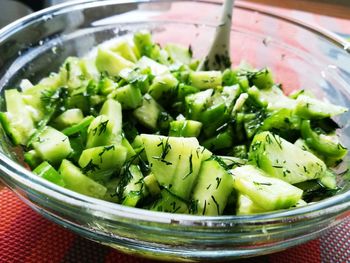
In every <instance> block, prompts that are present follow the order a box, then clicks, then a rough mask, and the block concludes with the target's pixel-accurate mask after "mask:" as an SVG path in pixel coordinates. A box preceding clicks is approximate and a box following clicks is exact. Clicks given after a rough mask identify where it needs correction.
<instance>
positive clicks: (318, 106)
mask: <svg viewBox="0 0 350 263" xmlns="http://www.w3.org/2000/svg"><path fill="white" fill-rule="evenodd" d="M347 111H348V109H347V108H345V107H342V106H338V105H334V104H331V103H328V102H324V101H321V100H318V99H315V98H311V97H309V96H306V95H299V96H298V98H297V99H296V108H295V114H297V115H299V116H300V117H302V118H304V119H322V118H327V117H333V116H336V115H339V114H342V113H344V112H347Z"/></svg>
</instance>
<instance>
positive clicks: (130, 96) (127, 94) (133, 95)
mask: <svg viewBox="0 0 350 263" xmlns="http://www.w3.org/2000/svg"><path fill="white" fill-rule="evenodd" d="M108 98H113V99H116V100H117V101H119V102H120V104H121V105H122V108H123V109H127V110H130V109H135V108H137V107H139V106H141V105H142V94H141V90H140V89H138V88H136V87H134V86H133V85H130V84H129V85H125V86H123V87H120V88H117V89H116V90H114V91H113V92H112V93H111V94H109V95H108Z"/></svg>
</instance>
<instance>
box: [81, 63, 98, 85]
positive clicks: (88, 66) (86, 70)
mask: <svg viewBox="0 0 350 263" xmlns="http://www.w3.org/2000/svg"><path fill="white" fill-rule="evenodd" d="M80 67H81V70H82V73H83V76H84V77H85V78H86V79H88V80H93V81H96V82H97V81H98V80H99V79H100V76H101V74H100V72H99V71H98V69H97V67H96V58H81V59H80Z"/></svg>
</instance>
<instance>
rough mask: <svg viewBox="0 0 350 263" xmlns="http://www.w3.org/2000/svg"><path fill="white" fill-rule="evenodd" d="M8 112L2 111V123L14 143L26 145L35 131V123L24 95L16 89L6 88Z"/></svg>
mask: <svg viewBox="0 0 350 263" xmlns="http://www.w3.org/2000/svg"><path fill="white" fill-rule="evenodd" d="M5 100H6V108H7V112H1V113H0V121H1V124H2V126H3V128H4V130H5V132H6V133H7V135H9V136H10V138H11V140H12V141H13V143H14V144H16V145H18V144H21V145H26V143H27V142H28V140H29V138H30V136H31V135H32V134H33V133H34V131H35V124H34V121H33V119H32V117H31V115H30V112H29V111H28V110H27V106H26V104H25V103H24V101H23V98H22V95H21V93H20V92H19V91H17V90H15V89H10V90H5Z"/></svg>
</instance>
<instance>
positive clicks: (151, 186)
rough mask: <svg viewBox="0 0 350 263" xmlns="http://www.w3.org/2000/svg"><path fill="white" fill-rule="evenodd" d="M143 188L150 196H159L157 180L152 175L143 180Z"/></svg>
mask: <svg viewBox="0 0 350 263" xmlns="http://www.w3.org/2000/svg"><path fill="white" fill-rule="evenodd" d="M143 181H144V183H145V186H146V188H147V190H148V192H149V193H150V195H152V196H157V195H159V194H160V187H159V184H158V181H157V178H156V177H155V176H154V174H153V173H150V174H149V175H147V176H146V177H145V178H144V179H143Z"/></svg>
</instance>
